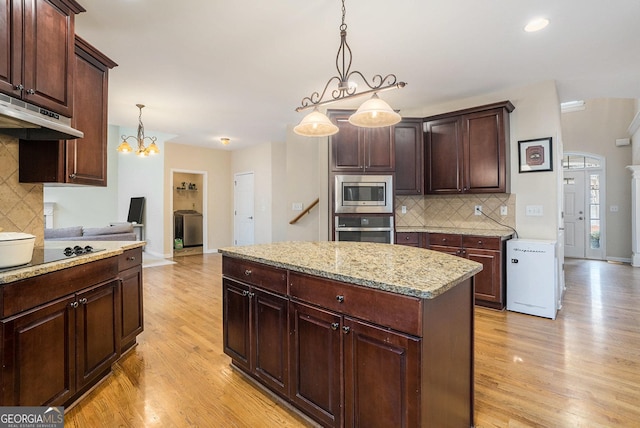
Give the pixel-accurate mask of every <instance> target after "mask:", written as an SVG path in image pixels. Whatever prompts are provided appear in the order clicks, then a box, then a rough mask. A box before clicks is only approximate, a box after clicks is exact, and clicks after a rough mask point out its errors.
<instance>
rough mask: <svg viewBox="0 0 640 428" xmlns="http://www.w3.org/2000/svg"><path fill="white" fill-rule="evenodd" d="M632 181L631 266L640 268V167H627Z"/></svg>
mask: <svg viewBox="0 0 640 428" xmlns="http://www.w3.org/2000/svg"><path fill="white" fill-rule="evenodd" d="M627 168H628V169H630V170H631V171H632V173H633V177H632V179H631V266H634V267H640V165H630V166H627Z"/></svg>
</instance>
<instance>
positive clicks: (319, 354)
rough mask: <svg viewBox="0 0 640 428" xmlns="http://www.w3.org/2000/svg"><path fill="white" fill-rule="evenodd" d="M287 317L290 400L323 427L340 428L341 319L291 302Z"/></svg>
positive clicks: (331, 313) (329, 313)
mask: <svg viewBox="0 0 640 428" xmlns="http://www.w3.org/2000/svg"><path fill="white" fill-rule="evenodd" d="M289 314H290V318H291V323H290V326H291V334H290V337H291V365H292V370H291V392H290V397H291V401H293V403H294V404H295V405H296V406H297V407H298V408H300V409H301V410H303V411H304V412H305V413H307V414H309V415H311V416H312V417H313V418H314V419H316V420H317V421H320V422H321V423H322V424H323V425H324V426H331V427H334V426H341V423H340V422H341V421H342V414H341V411H342V410H341V409H342V407H341V405H340V404H341V403H342V401H343V397H342V394H341V389H340V388H341V386H340V379H341V378H342V364H341V363H342V340H341V339H342V337H341V328H340V327H341V317H340V315H338V314H336V313H334V312H330V311H326V310H323V309H320V308H316V307H312V306H309V305H305V304H302V303H294V302H292V303H291V304H290V306H289Z"/></svg>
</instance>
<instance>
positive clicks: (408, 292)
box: [218, 244, 482, 299]
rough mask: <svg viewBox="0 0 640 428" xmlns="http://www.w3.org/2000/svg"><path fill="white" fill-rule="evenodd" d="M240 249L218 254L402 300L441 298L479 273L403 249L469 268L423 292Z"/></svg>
mask: <svg viewBox="0 0 640 428" xmlns="http://www.w3.org/2000/svg"><path fill="white" fill-rule="evenodd" d="M381 245H388V244H381ZM393 247H396V246H393ZM397 247H401V246H397ZM241 248H242V247H230V248H220V249H218V252H220V253H221V254H222V255H223V256H228V257H233V258H237V259H242V260H247V261H251V262H256V263H262V264H265V265H268V266H272V267H276V268H281V269H286V270H290V271H293V272H298V273H303V274H308V275H313V276H318V277H321V278H326V279H330V280H335V281H339V282H345V283H348V284H353V285H360V286H363V287H368V288H373V289H377V290H382V291H387V292H391V293H395V294H401V295H405V296H411V297H416V298H420V299H433V298H435V297H437V296H439V295H441V294H443V293H444V292H446V291H447V290H449V289H451V288H453V287H454V286H456V285H457V284H459V283H461V282H463V281H465V280H467V279H468V278H471V277H472V276H474V275H475V274H476V273H478V272H480V271H481V270H482V265H481V264H479V263H476V262H473V261H470V260H465V259H460V258H458V257H455V256H451V255H448V254H444V253H440V252H436V251H431V250H426V249H419V250H418V249H413V248H410V247H406V249H407V251H414V250H418V251H426V252H429V253H432V254H433V256H435V257H436V258H439V259H443V258H444V259H447V258H453V259H454V260H456V261H457V262H460V261H461V260H464V262H465V263H467V264H468V266H469V268H468V270H466V271H465V272H464V273H463V274H461V275H458V276H456V277H455V278H452V279H450V280H447V281H443V282H441V283H440V284H438V286H437V288H432V289H430V290H423V289H421V288H419V287H413V286H411V285H402V284H393V283H390V282H385V281H380V280H376V279H375V278H365V277H362V276H355V275H346V274H342V273H339V272H330V271H327V270H323V269H318V268H314V267H309V266H301V265H299V264H295V263H291V262H284V261H282V260H274V259H273V258H267V257H261V256H256V255H250V254H243V253H241V252H239V251H242V250H240V249H241Z"/></svg>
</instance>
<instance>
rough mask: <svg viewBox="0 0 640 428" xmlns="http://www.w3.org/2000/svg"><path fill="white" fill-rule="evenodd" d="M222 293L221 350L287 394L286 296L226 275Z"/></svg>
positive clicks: (244, 368) (250, 372)
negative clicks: (222, 344)
mask: <svg viewBox="0 0 640 428" xmlns="http://www.w3.org/2000/svg"><path fill="white" fill-rule="evenodd" d="M223 294H224V303H223V323H224V327H223V330H224V333H223V335H224V336H223V340H224V352H225V353H226V354H227V355H229V356H230V357H231V358H232V359H233V361H234V364H235V365H236V366H237V367H239V368H242V369H243V370H244V371H246V372H247V373H248V374H250V375H251V376H253V377H255V378H258V379H259V380H260V381H261V382H263V383H264V384H266V385H267V386H269V387H270V388H271V389H272V390H273V391H274V392H276V393H278V394H280V395H282V396H286V395H287V393H288V388H289V370H288V359H287V355H288V352H289V347H288V344H289V338H288V334H289V333H288V328H287V322H288V321H287V314H288V308H287V305H288V300H287V299H285V298H283V297H281V296H277V295H275V294H272V293H268V292H266V291H264V290H261V289H259V288H256V287H252V286H248V285H246V284H242V283H240V282H237V281H233V280H230V279H226V278H225V279H223Z"/></svg>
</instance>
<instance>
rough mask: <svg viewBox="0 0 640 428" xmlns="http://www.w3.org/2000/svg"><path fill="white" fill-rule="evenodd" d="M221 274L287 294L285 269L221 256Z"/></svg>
mask: <svg viewBox="0 0 640 428" xmlns="http://www.w3.org/2000/svg"><path fill="white" fill-rule="evenodd" d="M222 274H223V275H225V276H228V277H230V278H235V279H237V280H238V281H242V282H244V283H246V284H251V285H256V286H258V287H261V288H264V289H265V290H270V291H273V292H275V293H280V294H287V271H286V270H284V269H278V268H275V267H271V266H265V265H263V264H258V263H253V262H250V261H248V260H241V259H234V258H232V257H223V258H222Z"/></svg>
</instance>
